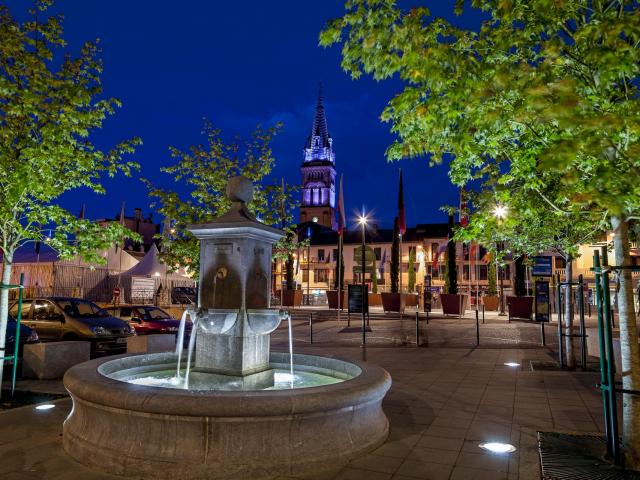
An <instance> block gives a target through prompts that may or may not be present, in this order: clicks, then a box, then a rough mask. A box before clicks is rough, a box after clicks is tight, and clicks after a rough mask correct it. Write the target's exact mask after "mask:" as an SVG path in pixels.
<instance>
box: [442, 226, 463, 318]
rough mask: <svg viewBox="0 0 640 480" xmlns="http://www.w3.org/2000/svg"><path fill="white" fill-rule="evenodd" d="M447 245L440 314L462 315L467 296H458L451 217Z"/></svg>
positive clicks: (454, 243)
mask: <svg viewBox="0 0 640 480" xmlns="http://www.w3.org/2000/svg"><path fill="white" fill-rule="evenodd" d="M449 238H450V239H451V240H449V243H448V244H447V253H446V259H445V283H444V293H442V294H441V295H440V302H441V303H442V313H443V314H445V315H459V316H462V315H464V312H465V310H466V308H467V296H466V295H458V266H457V265H456V242H455V240H453V239H452V238H453V216H452V215H449Z"/></svg>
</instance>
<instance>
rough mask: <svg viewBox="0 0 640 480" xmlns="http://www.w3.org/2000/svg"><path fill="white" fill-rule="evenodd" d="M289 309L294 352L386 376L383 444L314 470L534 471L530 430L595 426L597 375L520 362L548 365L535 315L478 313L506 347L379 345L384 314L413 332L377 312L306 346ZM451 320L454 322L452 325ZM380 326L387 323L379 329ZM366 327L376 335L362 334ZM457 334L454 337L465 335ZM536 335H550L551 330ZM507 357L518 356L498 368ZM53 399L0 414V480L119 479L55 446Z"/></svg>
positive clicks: (406, 474)
mask: <svg viewBox="0 0 640 480" xmlns="http://www.w3.org/2000/svg"><path fill="white" fill-rule="evenodd" d="M296 318H297V319H298V320H296V321H295V322H294V324H295V326H294V333H295V335H294V336H295V338H296V342H295V351H296V352H297V353H310V354H316V355H335V356H339V357H343V358H345V359H351V360H365V361H367V362H372V363H375V364H378V365H380V366H382V367H384V368H385V369H387V370H388V372H389V373H390V374H391V377H392V379H393V385H392V387H391V390H390V391H389V393H388V395H387V397H386V399H385V401H384V404H383V405H384V410H385V412H386V414H387V416H388V417H389V421H390V435H389V438H388V440H387V442H386V443H385V444H384V445H382V446H381V447H379V448H378V449H377V450H375V451H373V452H371V453H370V454H368V455H366V456H364V457H361V458H359V459H356V460H354V461H352V462H351V464H349V465H348V466H347V467H344V468H340V469H337V470H335V471H332V472H327V473H323V474H321V475H318V476H317V477H314V478H315V479H328V480H329V479H336V480H356V479H365V480H387V479H394V480H409V479H438V480H439V479H443V480H445V479H449V480H454V479H456V480H460V479H479V480H481V479H498V480H499V479H509V480H516V479H520V480H526V479H535V478H540V469H539V459H538V453H537V447H536V432H537V431H540V430H542V431H544V430H553V431H563V432H585V433H586V432H590V433H593V432H596V433H597V432H601V430H602V423H603V420H602V409H601V401H600V396H599V393H598V391H597V390H596V389H595V388H594V385H595V384H596V383H597V381H598V377H597V375H596V374H595V373H588V372H579V371H576V372H560V371H552V370H548V371H545V370H537V371H532V369H531V365H532V362H533V363H534V364H536V363H537V364H549V363H552V362H553V361H554V360H555V354H554V352H553V351H552V350H551V349H550V348H549V347H545V348H542V347H540V346H539V327H538V326H537V325H533V324H526V323H522V322H514V323H512V324H511V325H505V322H506V320H502V319H497V318H496V319H493V320H487V322H488V323H486V324H485V326H484V328H485V329H488V328H493V329H494V330H495V331H498V330H499V328H501V329H502V330H504V331H506V330H509V329H511V330H513V331H512V332H510V333H509V332H508V333H507V334H506V335H501V337H505V336H506V337H509V338H512V337H513V338H515V337H516V336H518V338H519V339H520V341H522V342H524V343H525V346H526V348H514V347H513V346H512V345H509V343H511V342H503V344H501V345H500V344H499V345H493V344H492V343H491V342H490V341H489V339H490V337H491V336H492V335H493V334H489V333H487V332H486V330H485V335H484V337H482V338H484V340H485V341H484V342H481V344H480V347H475V346H470V347H465V346H457V347H454V348H451V347H439V346H429V347H426V346H422V347H419V348H417V347H416V346H415V343H414V341H415V337H413V339H412V338H411V334H409V333H407V334H408V335H409V339H408V341H406V342H405V344H404V345H401V344H400V343H402V342H398V344H397V345H395V346H394V345H393V344H391V343H390V339H391V342H392V341H393V338H396V339H401V338H403V337H402V336H403V335H404V334H403V333H402V332H403V331H404V330H402V329H401V328H399V327H398V325H396V324H394V325H393V326H392V324H393V322H396V323H401V324H406V332H415V322H414V321H413V322H412V320H411V317H409V316H408V317H406V318H405V319H403V320H389V322H391V323H388V324H387V325H386V326H384V325H383V324H382V322H383V320H381V319H378V320H375V319H373V318H372V326H371V329H372V332H371V333H370V334H369V335H370V336H371V338H370V340H371V344H370V345H369V346H367V347H366V348H362V347H361V346H360V345H359V344H357V343H356V340H351V335H355V337H354V338H361V337H359V336H358V335H359V333H357V332H356V333H355V334H352V333H345V334H339V333H336V332H338V331H340V330H341V329H342V328H344V325H343V324H340V325H334V323H336V322H332V321H319V322H318V324H317V325H314V329H315V331H314V344H313V345H311V344H310V343H309V342H308V338H305V336H304V335H306V333H304V332H305V331H306V330H305V329H306V328H308V327H307V326H305V324H304V322H303V319H301V317H300V312H299V313H298V315H296ZM352 320H354V319H353V318H352ZM456 321H458V325H457V326H456V325H454V324H453V322H456ZM498 321H500V322H501V325H500V324H498V323H497V322H498ZM439 322H440V325H438V323H439ZM492 322H495V323H492ZM356 324H357V322H356ZM491 325H493V327H492V326H491ZM553 327H554V326H553V325H549V326H548V327H547V328H548V329H549V332H548V333H552V332H554V329H553ZM383 328H387V330H386V331H385V332H386V333H385V334H384V335H382V331H383ZM424 328H426V329H427V330H430V329H433V330H430V331H428V332H426V333H430V334H432V335H436V334H435V333H434V331H435V330H436V329H443V331H446V330H447V329H449V334H447V335H446V336H445V337H440V338H441V340H442V339H444V338H454V337H455V336H456V333H455V329H456V328H461V329H463V330H464V331H466V330H465V329H468V328H472V329H473V330H472V333H473V338H472V340H473V342H475V320H474V319H473V317H471V318H468V319H466V320H460V319H446V320H445V319H440V320H437V319H436V320H432V321H430V323H429V326H426V323H425V325H424ZM463 330H460V331H459V332H458V333H457V335H458V336H460V335H461V334H460V332H462V331H463ZM529 330H531V331H529ZM323 331H325V333H324V334H323V333H322V332H323ZM376 332H377V333H376ZM393 332H395V333H393ZM398 332H400V333H398ZM451 332H454V333H451ZM523 332H524V333H523ZM307 333H308V332H307ZM424 333H425V332H422V333H421V335H424ZM376 334H378V336H379V337H383V338H385V339H386V340H385V341H380V340H379V341H378V342H376V341H374V340H373V339H374V338H375V336H376ZM323 335H324V336H325V337H324V338H323ZM341 335H342V337H341ZM345 335H346V337H344V336H345ZM413 335H415V333H413ZM465 335H466V334H465ZM493 336H494V337H495V335H493ZM436 337H437V335H436ZM331 338H333V341H331ZM286 339H287V332H286V328H280V329H279V330H278V331H277V332H275V333H274V335H273V348H274V350H280V351H286V349H287V348H288V347H287V341H286ZM405 340H407V339H406V338H405ZM458 340H460V343H461V345H462V344H464V343H465V342H466V340H464V341H463V340H461V339H460V338H458ZM547 340H549V341H551V342H553V335H549V336H548V339H547ZM537 342H538V343H537ZM436 343H437V342H436ZM483 343H484V344H485V346H483ZM516 343H517V342H516ZM487 344H489V345H490V346H486V345H487ZM551 345H552V344H551ZM507 362H516V363H519V364H520V365H519V366H517V367H513V366H506V365H505V363H507ZM21 387H22V388H25V389H38V388H40V389H43V390H47V391H60V389H61V382H47V383H40V382H34V381H31V382H25V383H23V384H22V385H21ZM55 404H56V408H54V409H52V410H49V411H35V410H34V408H33V407H32V406H27V407H21V408H18V409H14V410H8V411H4V412H2V413H0V432H2V433H1V435H0V477H1V478H3V479H4V480H21V479H34V480H35V479H48V480H63V479H64V480H70V479H86V480H99V479H104V480H107V479H113V478H121V477H114V476H110V475H105V474H102V473H99V472H96V471H93V470H89V469H87V468H86V467H84V466H82V465H80V464H78V463H76V462H75V461H73V460H72V459H71V458H69V457H68V456H66V454H65V453H64V452H63V450H62V446H61V439H62V437H61V433H62V421H63V420H64V418H65V417H66V415H67V414H68V412H69V410H70V408H71V402H70V400H69V399H68V398H66V399H62V400H58V401H56V402H55ZM274 441H277V439H274ZM488 441H499V442H506V443H510V444H512V445H514V446H515V447H516V448H517V450H516V451H515V452H514V453H511V454H491V453H487V452H484V451H483V450H481V449H480V448H479V447H478V444H479V443H481V442H488Z"/></svg>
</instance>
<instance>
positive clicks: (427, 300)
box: [422, 275, 433, 312]
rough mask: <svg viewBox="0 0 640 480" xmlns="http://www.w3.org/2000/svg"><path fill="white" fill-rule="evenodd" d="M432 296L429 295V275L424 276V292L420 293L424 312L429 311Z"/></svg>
mask: <svg viewBox="0 0 640 480" xmlns="http://www.w3.org/2000/svg"><path fill="white" fill-rule="evenodd" d="M432 297H433V294H432V293H431V275H425V276H424V290H423V292H422V301H423V305H424V311H425V312H430V311H431V299H432Z"/></svg>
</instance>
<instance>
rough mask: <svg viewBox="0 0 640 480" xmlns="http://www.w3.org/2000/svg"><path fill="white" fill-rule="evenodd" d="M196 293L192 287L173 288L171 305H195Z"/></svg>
mask: <svg viewBox="0 0 640 480" xmlns="http://www.w3.org/2000/svg"><path fill="white" fill-rule="evenodd" d="M197 296H198V292H197V290H196V289H195V288H193V287H173V289H172V290H171V303H179V304H181V305H195V303H196V300H197Z"/></svg>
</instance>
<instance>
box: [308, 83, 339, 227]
mask: <svg viewBox="0 0 640 480" xmlns="http://www.w3.org/2000/svg"><path fill="white" fill-rule="evenodd" d="M335 163H336V159H335V154H334V152H333V139H332V138H331V135H329V130H328V129H327V118H326V116H325V113H324V103H323V100H322V87H320V88H319V90H318V102H317V103H316V113H315V116H314V117H313V126H312V127H311V135H309V137H308V138H307V141H306V143H305V145H304V158H303V162H302V168H301V169H300V170H301V172H302V201H301V203H300V223H304V222H316V223H319V224H320V225H324V226H325V227H328V228H333V229H335V206H336V166H335Z"/></svg>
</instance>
